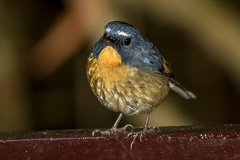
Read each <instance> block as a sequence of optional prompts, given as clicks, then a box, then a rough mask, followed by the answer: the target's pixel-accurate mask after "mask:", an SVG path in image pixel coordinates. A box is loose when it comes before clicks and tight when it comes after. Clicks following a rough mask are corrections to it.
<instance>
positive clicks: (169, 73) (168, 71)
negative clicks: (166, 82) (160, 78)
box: [162, 57, 174, 77]
mask: <svg viewBox="0 0 240 160" xmlns="http://www.w3.org/2000/svg"><path fill="white" fill-rule="evenodd" d="M162 59H163V69H164V70H163V74H164V75H165V76H167V77H173V76H174V74H173V70H172V69H171V65H170V64H169V63H168V62H167V61H166V59H165V58H164V57H162Z"/></svg>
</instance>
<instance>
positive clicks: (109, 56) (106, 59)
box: [98, 46, 122, 67]
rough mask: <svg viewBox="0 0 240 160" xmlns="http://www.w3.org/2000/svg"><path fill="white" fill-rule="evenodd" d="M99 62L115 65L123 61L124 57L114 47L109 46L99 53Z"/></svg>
mask: <svg viewBox="0 0 240 160" xmlns="http://www.w3.org/2000/svg"><path fill="white" fill-rule="evenodd" d="M98 63H99V64H100V65H103V66H109V67H114V66H118V65H120V64H121V63H122V58H121V56H120V55H119V54H118V52H117V51H116V50H115V49H114V48H113V47H111V46H107V47H105V48H104V49H103V50H102V52H101V53H100V54H99V57H98Z"/></svg>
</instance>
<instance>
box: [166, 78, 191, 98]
mask: <svg viewBox="0 0 240 160" xmlns="http://www.w3.org/2000/svg"><path fill="white" fill-rule="evenodd" d="M169 87H170V88H171V89H172V90H173V91H175V92H176V93H178V94H179V95H180V96H182V97H183V98H185V99H190V98H193V99H196V96H195V94H194V93H192V92H191V91H189V90H187V89H186V88H185V87H183V86H182V85H181V84H180V83H178V82H177V81H175V80H174V79H172V78H169Z"/></svg>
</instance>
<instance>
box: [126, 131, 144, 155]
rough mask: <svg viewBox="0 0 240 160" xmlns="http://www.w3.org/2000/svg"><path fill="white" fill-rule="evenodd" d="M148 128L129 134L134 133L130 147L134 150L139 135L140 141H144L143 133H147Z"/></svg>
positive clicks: (132, 133)
mask: <svg viewBox="0 0 240 160" xmlns="http://www.w3.org/2000/svg"><path fill="white" fill-rule="evenodd" d="M147 131H148V130H147V128H144V129H143V130H142V131H138V132H131V133H129V134H128V135H127V137H129V136H131V135H133V140H132V142H131V145H130V149H131V150H132V148H133V144H134V143H135V141H136V139H137V137H138V136H139V139H140V142H142V136H143V134H146V133H147Z"/></svg>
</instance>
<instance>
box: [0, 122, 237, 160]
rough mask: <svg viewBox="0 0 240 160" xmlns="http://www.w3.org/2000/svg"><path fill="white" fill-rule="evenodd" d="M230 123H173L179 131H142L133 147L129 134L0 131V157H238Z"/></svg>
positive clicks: (58, 159)
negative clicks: (215, 126)
mask: <svg viewBox="0 0 240 160" xmlns="http://www.w3.org/2000/svg"><path fill="white" fill-rule="evenodd" d="M231 127H232V125H231V126H230V127H229V126H227V128H228V129H225V128H226V126H222V127H220V128H221V129H219V130H220V131H214V132H213V131H201V129H200V130H197V131H195V132H194V129H193V130H192V131H191V132H190V131H189V130H191V129H185V130H187V131H188V132H190V133H187V132H186V133H184V128H181V127H177V129H175V130H179V133H157V134H146V135H143V137H142V142H140V139H139V138H137V140H136V142H135V144H134V145H133V150H130V144H131V142H132V139H133V136H129V137H127V135H116V136H102V137H101V136H100V137H92V136H82V135H83V133H86V135H89V133H88V132H89V131H84V130H80V131H76V130H74V131H46V132H36V133H35V132H31V133H29V134H28V133H27V132H23V133H4V134H2V138H1V134H0V160H5V159H9V160H28V159H29V160H48V159H49V160H61V159H64V160H65V159H66V160H76V159H167V160H171V159H173V160H176V159H177V160H178V159H185V160H194V159H201V160H205V159H206V160H208V159H211V160H215V159H220V160H222V159H240V131H238V127H239V126H238V125H237V127H236V126H235V127H234V128H232V130H231ZM175 128H176V127H175ZM181 129H182V130H181ZM180 130H181V131H180ZM213 130H214V129H213ZM78 133H79V135H78ZM16 135H17V136H16ZM21 136H22V138H21Z"/></svg>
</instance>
